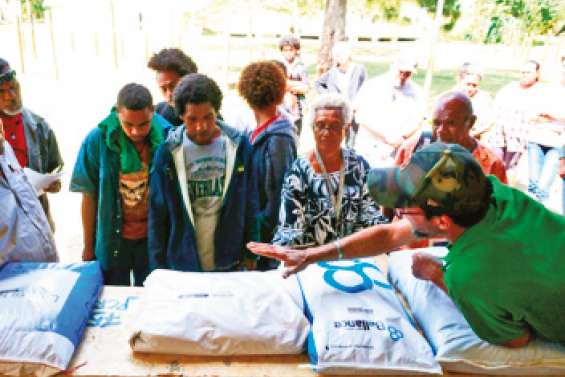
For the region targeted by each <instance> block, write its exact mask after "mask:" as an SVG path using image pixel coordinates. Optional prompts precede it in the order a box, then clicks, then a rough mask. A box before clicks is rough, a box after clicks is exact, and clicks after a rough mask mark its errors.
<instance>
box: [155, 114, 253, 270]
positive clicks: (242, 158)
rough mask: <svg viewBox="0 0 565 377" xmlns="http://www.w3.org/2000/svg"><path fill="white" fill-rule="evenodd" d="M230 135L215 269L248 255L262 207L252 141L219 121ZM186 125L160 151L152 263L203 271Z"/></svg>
mask: <svg viewBox="0 0 565 377" xmlns="http://www.w3.org/2000/svg"><path fill="white" fill-rule="evenodd" d="M217 124H218V126H219V127H220V129H221V131H222V134H223V135H224V136H225V137H226V182H227V188H226V189H225V193H224V198H223V202H222V207H221V214H220V218H219V220H218V224H217V226H216V230H215V234H214V242H215V248H214V250H215V251H214V252H215V255H214V261H215V270H217V271H227V270H233V269H234V268H236V267H237V266H238V265H239V264H240V262H242V260H243V258H244V256H245V254H246V247H245V245H246V243H247V242H248V241H249V240H250V239H251V234H252V233H254V231H253V229H252V227H253V225H254V219H255V213H254V211H255V209H256V208H257V204H256V198H257V194H256V192H254V191H253V189H254V188H255V187H257V185H256V184H255V183H254V181H253V179H254V176H253V175H252V174H251V173H252V171H251V168H250V162H251V158H250V157H251V145H250V144H249V141H248V139H247V137H246V136H245V135H244V134H242V133H240V132H239V131H237V130H235V129H233V128H231V127H229V126H228V125H226V124H225V123H223V122H221V121H219V120H218V121H217ZM184 134H185V128H184V127H177V128H176V129H175V130H173V131H172V132H171V133H170V134H169V137H168V139H167V142H166V143H165V144H163V145H162V146H161V147H160V148H159V149H158V150H157V152H156V153H155V157H154V160H153V169H152V170H151V173H150V180H149V181H150V191H149V195H150V196H149V220H148V221H149V230H148V248H149V267H150V270H153V269H156V268H168V269H173V270H181V271H201V270H202V269H201V265H200V259H199V255H198V250H197V243H196V234H195V229H194V222H193V220H192V219H193V214H192V208H191V204H190V197H189V195H188V188H187V180H186V170H185V163H184V151H183V146H182V141H183V137H184V136H183V135H184Z"/></svg>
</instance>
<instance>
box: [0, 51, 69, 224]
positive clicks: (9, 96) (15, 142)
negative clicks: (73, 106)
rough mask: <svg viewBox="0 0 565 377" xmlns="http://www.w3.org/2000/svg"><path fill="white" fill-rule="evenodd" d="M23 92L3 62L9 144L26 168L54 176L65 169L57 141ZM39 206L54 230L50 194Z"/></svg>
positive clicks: (1, 115)
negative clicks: (26, 104) (26, 103)
mask: <svg viewBox="0 0 565 377" xmlns="http://www.w3.org/2000/svg"><path fill="white" fill-rule="evenodd" d="M20 89H21V88H20V83H19V81H18V80H17V78H16V71H14V70H13V69H12V68H10V65H9V64H8V62H7V61H5V60H4V59H2V58H0V119H1V120H2V122H3V123H4V132H5V134H6V141H7V142H8V143H10V146H11V147H12V149H13V150H14V152H15V154H16V158H17V160H18V162H19V164H20V166H21V167H22V168H29V169H32V170H35V171H37V172H39V173H42V174H45V173H49V172H52V171H54V170H55V169H57V168H60V167H61V166H62V165H63V160H62V159H61V154H60V153H59V146H58V145H57V139H56V138H55V134H54V133H53V131H52V130H51V128H50V127H49V125H48V124H47V122H46V121H45V119H43V118H41V117H40V116H38V115H36V114H35V113H33V112H32V111H30V110H29V109H27V108H25V107H23V105H22V95H21V90H20ZM60 190H61V181H56V182H54V183H53V184H51V185H50V186H49V187H46V188H44V189H43V191H45V192H49V193H56V192H59V191H60ZM39 202H40V203H41V206H42V207H43V210H44V211H45V215H46V216H47V220H48V221H49V225H50V226H51V229H52V230H54V229H55V225H54V222H53V220H52V218H51V213H50V211H49V202H48V201H47V194H45V193H44V194H42V195H40V196H39Z"/></svg>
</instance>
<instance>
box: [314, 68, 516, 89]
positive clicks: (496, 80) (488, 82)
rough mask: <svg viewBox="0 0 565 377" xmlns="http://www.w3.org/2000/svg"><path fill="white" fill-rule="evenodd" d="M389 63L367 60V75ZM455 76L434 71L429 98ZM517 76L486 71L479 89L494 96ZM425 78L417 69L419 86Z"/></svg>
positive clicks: (375, 73)
mask: <svg viewBox="0 0 565 377" xmlns="http://www.w3.org/2000/svg"><path fill="white" fill-rule="evenodd" d="M389 65H390V63H386V62H367V63H365V68H366V69H367V73H368V75H369V77H374V76H378V75H381V74H383V73H385V72H386V71H387V70H388V68H389ZM315 70H316V66H315V65H310V66H309V67H308V73H309V75H310V77H314V76H315ZM456 76H457V70H455V69H446V70H439V71H436V72H435V73H434V75H433V79H432V88H431V98H435V97H436V96H437V95H439V94H440V93H443V92H445V91H447V90H449V89H451V88H453V87H454V86H455V84H456ZM518 77H519V72H518V71H510V70H490V71H486V72H485V75H484V77H483V81H482V83H481V89H483V90H486V91H487V92H489V93H490V94H491V95H492V96H493V97H494V96H495V95H496V93H497V92H498V91H499V90H500V88H502V87H503V86H504V85H506V84H508V83H509V82H511V81H514V80H516V79H518ZM425 78H426V72H425V71H424V70H422V69H419V70H418V72H417V73H416V75H414V81H415V82H417V83H418V84H419V85H420V86H423V85H424V80H425Z"/></svg>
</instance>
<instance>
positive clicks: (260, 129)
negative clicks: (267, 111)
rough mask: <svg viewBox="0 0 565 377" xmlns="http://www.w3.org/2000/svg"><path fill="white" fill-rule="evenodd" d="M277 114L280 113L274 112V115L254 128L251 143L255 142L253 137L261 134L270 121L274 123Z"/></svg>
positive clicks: (277, 116)
mask: <svg viewBox="0 0 565 377" xmlns="http://www.w3.org/2000/svg"><path fill="white" fill-rule="evenodd" d="M279 116H280V114H276V115H275V116H274V117H272V118H271V119H269V120H267V121H266V122H265V123H263V124H261V125H260V126H259V127H257V128H256V129H254V130H253V132H252V133H251V144H253V143H255V139H257V137H258V136H259V135H261V134H262V133H263V132H264V131H265V130H266V129H267V128H268V127H269V126H270V125H271V124H272V123H274V122H275V121H276V120H277V119H278V118H279Z"/></svg>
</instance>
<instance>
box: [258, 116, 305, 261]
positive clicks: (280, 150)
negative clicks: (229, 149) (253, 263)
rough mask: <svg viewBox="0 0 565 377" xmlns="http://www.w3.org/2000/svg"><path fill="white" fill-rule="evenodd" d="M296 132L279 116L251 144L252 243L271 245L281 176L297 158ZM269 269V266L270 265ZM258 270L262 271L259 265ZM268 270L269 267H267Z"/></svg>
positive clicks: (280, 188) (278, 204)
mask: <svg viewBox="0 0 565 377" xmlns="http://www.w3.org/2000/svg"><path fill="white" fill-rule="evenodd" d="M296 139H297V137H296V133H295V132H294V128H293V126H292V124H291V123H290V121H289V120H288V119H287V118H286V117H284V116H280V117H279V118H278V119H277V120H276V121H275V122H273V123H272V124H270V125H269V126H268V127H267V129H266V130H265V131H263V132H262V133H260V134H259V135H258V136H257V139H255V142H254V143H253V145H252V147H253V162H252V167H253V176H254V177H256V184H257V188H256V190H257V192H258V194H259V197H258V198H259V202H258V205H259V208H258V213H257V217H256V224H255V227H254V229H255V230H257V232H258V233H256V234H255V235H254V236H253V238H254V240H255V241H260V242H268V243H270V242H271V241H272V239H273V235H274V231H275V227H276V226H277V223H278V218H279V207H280V204H281V190H282V185H283V180H284V176H285V174H286V173H287V171H288V170H290V167H291V166H292V163H293V162H294V160H295V159H296V149H297V148H296V144H297V141H296ZM270 267H272V266H270ZM259 268H260V269H263V268H262V266H261V265H259ZM267 268H268V267H267Z"/></svg>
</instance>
